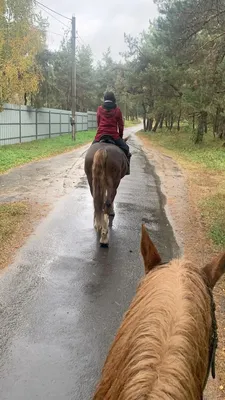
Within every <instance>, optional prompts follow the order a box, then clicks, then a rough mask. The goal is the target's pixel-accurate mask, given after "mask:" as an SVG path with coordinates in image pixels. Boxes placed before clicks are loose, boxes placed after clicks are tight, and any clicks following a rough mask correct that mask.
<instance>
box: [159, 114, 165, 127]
mask: <svg viewBox="0 0 225 400" xmlns="http://www.w3.org/2000/svg"><path fill="white" fill-rule="evenodd" d="M164 118H165V114H164V113H163V114H162V115H161V118H160V123H159V128H160V129H162V128H163V122H164Z"/></svg>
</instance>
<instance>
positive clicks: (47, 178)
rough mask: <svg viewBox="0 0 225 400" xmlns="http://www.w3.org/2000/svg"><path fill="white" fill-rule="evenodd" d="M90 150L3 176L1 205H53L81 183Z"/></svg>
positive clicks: (42, 162)
mask: <svg viewBox="0 0 225 400" xmlns="http://www.w3.org/2000/svg"><path fill="white" fill-rule="evenodd" d="M88 147H89V145H86V146H84V147H82V148H79V149H78V150H73V151H71V152H70V153H64V154H60V155H58V156H55V157H51V158H49V159H45V160H42V161H37V162H33V163H31V164H26V165H24V166H22V167H18V168H14V169H13V170H11V171H9V172H8V173H6V174H4V175H0V202H9V201H21V200H29V201H38V202H39V203H46V202H47V203H54V202H55V201H57V199H58V198H59V197H61V196H63V195H65V194H67V193H68V191H69V190H71V189H72V188H73V187H74V186H75V185H76V183H77V182H78V181H79V179H80V176H81V175H82V173H83V162H84V154H85V152H86V150H87V149H88Z"/></svg>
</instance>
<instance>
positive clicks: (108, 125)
mask: <svg viewBox="0 0 225 400" xmlns="http://www.w3.org/2000/svg"><path fill="white" fill-rule="evenodd" d="M97 124H98V129H97V133H96V136H95V139H94V141H93V144H94V143H97V142H100V140H101V139H102V138H103V137H104V136H108V137H110V138H111V139H113V142H114V143H115V145H116V146H118V147H120V149H121V150H122V151H123V152H124V153H125V155H126V156H127V160H128V166H129V168H128V172H127V174H126V175H130V158H131V154H130V151H129V146H128V145H127V143H126V142H125V141H124V140H123V131H124V121H123V116H122V112H121V110H120V108H119V107H118V106H117V104H116V98H115V95H114V93H113V92H106V93H105V95H104V103H103V105H102V106H99V107H98V111H97Z"/></svg>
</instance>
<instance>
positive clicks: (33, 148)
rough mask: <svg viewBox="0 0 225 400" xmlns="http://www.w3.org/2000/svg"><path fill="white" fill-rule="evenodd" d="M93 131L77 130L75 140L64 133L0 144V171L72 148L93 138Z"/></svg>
mask: <svg viewBox="0 0 225 400" xmlns="http://www.w3.org/2000/svg"><path fill="white" fill-rule="evenodd" d="M95 133H96V132H95V131H87V132H77V135H76V141H75V142H73V141H72V139H71V134H66V135H62V136H58V137H56V138H52V139H43V140H35V141H32V142H28V143H22V144H14V145H8V146H0V173H4V172H6V171H8V170H9V169H11V168H13V167H17V166H19V165H23V164H27V163H29V162H31V161H35V160H40V159H42V158H46V157H50V156H54V155H57V154H60V153H63V152H66V151H70V150H73V149H74V148H76V147H78V146H81V145H83V144H86V143H88V142H90V141H91V140H93V138H94V136H95Z"/></svg>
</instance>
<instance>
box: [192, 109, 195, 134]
mask: <svg viewBox="0 0 225 400" xmlns="http://www.w3.org/2000/svg"><path fill="white" fill-rule="evenodd" d="M192 129H193V131H194V130H195V113H194V114H193V117H192Z"/></svg>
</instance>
